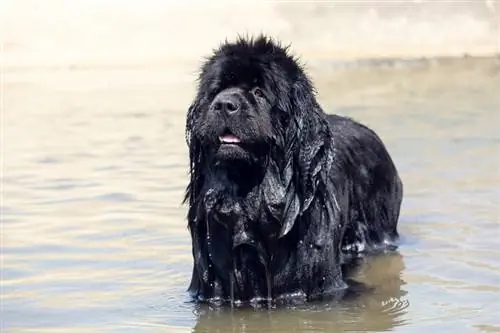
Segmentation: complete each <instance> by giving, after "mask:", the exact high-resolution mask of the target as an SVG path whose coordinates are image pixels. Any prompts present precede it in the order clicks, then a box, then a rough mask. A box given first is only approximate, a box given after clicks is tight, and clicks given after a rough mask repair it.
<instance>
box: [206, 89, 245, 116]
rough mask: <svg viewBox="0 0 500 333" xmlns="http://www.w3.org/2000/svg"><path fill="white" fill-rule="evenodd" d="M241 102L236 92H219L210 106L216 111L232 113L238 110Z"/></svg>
mask: <svg viewBox="0 0 500 333" xmlns="http://www.w3.org/2000/svg"><path fill="white" fill-rule="evenodd" d="M240 107H241V102H240V99H239V96H238V94H235V93H224V92H222V93H220V94H219V95H218V96H217V97H215V99H214V101H213V102H212V108H213V109H214V110H215V111H218V112H224V113H227V114H233V113H236V112H238V111H239V110H240Z"/></svg>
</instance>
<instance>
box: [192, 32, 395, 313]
mask: <svg viewBox="0 0 500 333" xmlns="http://www.w3.org/2000/svg"><path fill="white" fill-rule="evenodd" d="M186 139H187V143H188V146H189V159H190V181H189V185H188V187H187V192H186V198H185V201H186V202H187V203H188V204H189V212H188V224H189V230H190V233H191V238H192V250H193V258H194V267H193V274H192V281H191V285H190V287H189V291H190V292H191V294H192V295H193V297H194V298H195V300H198V301H204V302H215V303H225V302H231V304H235V303H236V304H241V303H243V304H244V303H246V302H248V301H250V302H256V301H259V300H264V301H279V300H289V299H297V298H298V299H303V300H311V299H317V298H319V297H324V296H329V295H335V294H338V293H339V292H342V291H343V290H346V289H347V288H348V285H347V283H346V276H345V275H346V270H345V267H350V266H352V265H349V262H352V260H355V258H356V257H359V256H360V255H361V254H365V253H373V252H374V251H383V250H387V249H394V248H395V242H396V240H397V238H398V233H397V228H396V226H397V220H398V217H399V211H400V205H401V201H402V194H403V187H402V183H401V180H400V178H399V176H398V173H397V171H396V168H395V166H394V164H393V162H392V160H391V157H390V156H389V153H388V152H387V150H386V148H385V146H384V144H383V143H382V141H381V140H380V138H379V137H378V136H377V134H375V132H373V131H372V130H371V129H369V128H368V127H366V126H364V125H361V124H359V123H357V122H355V121H354V120H351V119H349V118H345V117H341V116H335V115H326V114H325V113H324V112H323V111H322V109H321V107H320V106H319V104H318V102H317V101H316V97H315V91H314V88H313V86H312V84H311V81H310V79H309V78H308V77H307V75H306V74H305V72H304V70H303V68H302V67H301V66H300V65H299V64H298V62H297V60H296V59H295V58H294V57H293V56H291V55H290V54H289V52H288V50H287V48H285V47H282V46H281V45H280V44H279V43H277V42H276V41H273V40H272V39H270V38H268V37H266V36H259V37H257V38H239V39H238V40H237V41H235V42H233V43H230V42H226V43H224V44H223V45H221V46H220V48H218V49H217V50H215V51H214V53H213V55H212V56H211V57H210V58H208V59H207V61H206V62H205V63H204V65H203V66H202V68H201V73H200V76H199V83H198V90H197V94H196V97H195V99H194V102H193V104H192V105H191V106H190V108H189V111H188V114H187V122H186Z"/></svg>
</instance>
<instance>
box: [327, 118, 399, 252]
mask: <svg viewBox="0 0 500 333" xmlns="http://www.w3.org/2000/svg"><path fill="white" fill-rule="evenodd" d="M327 119H328V122H329V124H330V128H331V130H332V132H333V133H334V135H333V137H334V146H335V147H336V149H339V150H340V151H342V153H343V154H341V155H340V156H341V157H342V159H343V160H342V162H343V163H342V167H343V168H344V171H345V172H346V173H347V175H349V177H347V179H352V184H348V186H351V188H350V191H349V192H350V193H351V195H350V197H349V206H350V209H349V214H350V216H349V217H348V226H347V228H346V231H345V234H344V240H343V246H342V247H343V249H344V250H345V251H347V252H358V253H359V252H364V251H373V250H375V251H376V250H385V249H388V248H392V247H394V246H395V242H396V241H397V238H398V233H397V228H396V227H397V221H398V217H399V211H400V206H401V202H402V197H403V184H402V182H401V179H400V178H399V175H398V172H397V170H396V167H395V166H394V163H393V161H392V159H391V157H390V155H389V153H388V151H387V149H386V147H385V145H384V144H383V142H382V140H381V139H380V138H379V136H378V135H377V134H376V133H375V132H374V131H373V130H371V129H370V128H368V127H367V126H365V125H362V124H360V123H358V122H356V121H354V120H352V119H350V118H347V117H342V116H339V115H328V116H327Z"/></svg>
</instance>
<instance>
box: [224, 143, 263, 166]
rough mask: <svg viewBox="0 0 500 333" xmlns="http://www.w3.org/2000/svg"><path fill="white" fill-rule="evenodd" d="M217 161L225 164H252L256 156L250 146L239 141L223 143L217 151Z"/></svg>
mask: <svg viewBox="0 0 500 333" xmlns="http://www.w3.org/2000/svg"><path fill="white" fill-rule="evenodd" d="M215 156H216V158H217V161H219V162H221V163H224V164H228V165H231V164H240V163H244V164H251V163H253V162H254V161H255V156H254V155H253V154H252V152H251V151H250V150H248V148H246V147H244V146H243V145H241V144H237V143H221V144H220V145H219V148H218V150H217V152H216V155H215Z"/></svg>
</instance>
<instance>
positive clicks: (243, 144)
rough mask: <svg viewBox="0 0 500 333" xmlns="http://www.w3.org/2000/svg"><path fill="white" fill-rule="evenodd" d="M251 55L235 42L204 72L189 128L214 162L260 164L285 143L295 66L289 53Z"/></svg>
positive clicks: (254, 48) (223, 50) (212, 60)
mask: <svg viewBox="0 0 500 333" xmlns="http://www.w3.org/2000/svg"><path fill="white" fill-rule="evenodd" d="M251 51H252V52H249V50H248V47H246V46H245V45H239V44H232V45H231V46H230V47H228V48H227V49H221V50H220V51H219V52H218V53H217V54H215V55H214V56H213V57H212V58H210V59H209V61H208V62H207V63H206V64H205V66H204V67H203V68H202V73H201V75H200V82H199V87H198V88H199V89H198V95H197V98H196V101H195V103H194V104H193V106H192V107H191V110H190V113H191V114H192V118H193V119H192V126H191V128H190V130H191V132H192V135H194V136H195V137H196V138H197V139H198V142H200V143H201V144H202V145H203V147H204V149H205V150H206V151H208V154H209V155H210V156H213V157H214V158H215V161H214V162H228V164H229V165H231V164H234V162H244V163H257V164H259V163H260V162H258V161H262V158H263V157H265V156H267V155H268V154H269V153H270V151H271V150H272V149H273V147H276V146H280V144H281V145H282V143H283V136H284V131H285V127H286V124H287V119H288V116H289V115H288V114H287V112H285V110H283V109H284V107H283V104H286V103H288V102H289V101H290V98H289V93H290V91H291V86H290V77H293V69H294V68H292V71H290V69H287V68H286V66H284V65H286V62H285V63H283V60H285V61H286V60H288V57H285V54H284V53H283V57H282V58H280V55H281V54H279V53H278V54H276V50H265V49H264V50H260V51H259V48H258V47H255V46H253V48H252V50H251ZM271 51H272V52H271ZM295 70H297V71H298V68H297V69H295ZM290 72H292V73H290ZM278 101H279V103H278ZM279 104H281V105H279Z"/></svg>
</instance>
